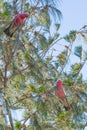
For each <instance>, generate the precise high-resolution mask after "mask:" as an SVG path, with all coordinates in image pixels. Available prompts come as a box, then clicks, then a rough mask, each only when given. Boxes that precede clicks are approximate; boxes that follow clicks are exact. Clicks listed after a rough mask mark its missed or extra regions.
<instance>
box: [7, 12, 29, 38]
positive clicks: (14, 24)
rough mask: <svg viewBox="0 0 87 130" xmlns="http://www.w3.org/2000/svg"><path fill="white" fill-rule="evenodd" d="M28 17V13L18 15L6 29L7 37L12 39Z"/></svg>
mask: <svg viewBox="0 0 87 130" xmlns="http://www.w3.org/2000/svg"><path fill="white" fill-rule="evenodd" d="M27 17H28V13H20V14H17V15H16V16H15V17H14V18H13V20H12V21H11V23H10V25H9V26H8V27H7V28H6V29H4V33H5V34H6V35H7V36H9V37H12V36H13V34H14V32H15V31H16V29H17V28H18V27H19V26H20V25H22V24H23V23H24V21H25V19H26V18H27Z"/></svg>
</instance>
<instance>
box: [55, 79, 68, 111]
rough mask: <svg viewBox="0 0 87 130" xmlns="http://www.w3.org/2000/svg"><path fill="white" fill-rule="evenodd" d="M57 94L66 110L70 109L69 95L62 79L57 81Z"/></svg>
mask: <svg viewBox="0 0 87 130" xmlns="http://www.w3.org/2000/svg"><path fill="white" fill-rule="evenodd" d="M55 95H56V96H57V97H58V98H59V99H60V101H61V102H62V104H63V106H64V108H65V110H66V111H67V110H69V104H68V101H67V97H66V94H65V91H64V88H63V83H62V80H57V82H56V89H55Z"/></svg>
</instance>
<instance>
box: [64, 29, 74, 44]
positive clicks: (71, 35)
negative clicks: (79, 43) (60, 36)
mask: <svg viewBox="0 0 87 130" xmlns="http://www.w3.org/2000/svg"><path fill="white" fill-rule="evenodd" d="M64 39H65V40H66V41H67V42H69V43H72V42H74V41H75V39H76V31H70V33H69V35H66V36H65V37H64Z"/></svg>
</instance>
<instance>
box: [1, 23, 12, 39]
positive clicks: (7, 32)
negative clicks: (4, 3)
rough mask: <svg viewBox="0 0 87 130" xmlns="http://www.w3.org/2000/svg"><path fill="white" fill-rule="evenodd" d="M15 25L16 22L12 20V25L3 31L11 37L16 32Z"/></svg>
mask: <svg viewBox="0 0 87 130" xmlns="http://www.w3.org/2000/svg"><path fill="white" fill-rule="evenodd" d="M13 25H14V22H13V21H12V22H11V23H10V25H9V26H8V27H7V28H6V29H4V31H3V32H4V33H5V34H6V35H7V36H9V37H12V36H13V34H14V28H13Z"/></svg>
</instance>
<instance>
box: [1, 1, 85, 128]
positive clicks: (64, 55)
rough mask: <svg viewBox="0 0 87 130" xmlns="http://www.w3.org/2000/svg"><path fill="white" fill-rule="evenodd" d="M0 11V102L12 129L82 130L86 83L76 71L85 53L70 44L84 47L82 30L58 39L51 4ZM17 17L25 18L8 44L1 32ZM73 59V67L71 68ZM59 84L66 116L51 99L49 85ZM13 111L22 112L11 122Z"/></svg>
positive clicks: (6, 6)
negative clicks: (27, 14) (81, 40)
mask: <svg viewBox="0 0 87 130" xmlns="http://www.w3.org/2000/svg"><path fill="white" fill-rule="evenodd" d="M0 7H1V10H0V22H1V24H0V98H1V101H2V104H3V108H4V109H5V110H4V111H5V112H6V113H7V115H8V117H9V122H10V125H11V127H12V129H13V130H14V127H15V129H16V130H19V129H22V128H23V129H26V130H27V129H28V130H58V129H59V130H61V128H62V130H63V129H64V130H65V129H66V130H75V129H76V130H77V129H78V128H81V129H82V128H84V127H85V124H86V118H87V117H86V105H87V102H86V100H87V93H86V91H87V82H85V81H84V78H83V76H84V71H83V72H82V70H83V69H84V68H85V65H86V60H87V51H85V50H84V48H83V44H84V43H83V44H80V45H79V44H76V42H77V38H78V37H79V36H80V38H83V39H84V41H85V42H86V39H87V36H86V34H87V32H86V27H85V28H82V29H80V30H79V31H76V30H71V31H70V32H69V34H68V35H66V36H64V37H60V35H59V33H58V31H59V27H60V19H61V12H60V10H59V9H58V8H57V7H58V4H57V0H22V1H20V0H11V1H10V2H9V1H1V3H0ZM18 12H28V13H29V17H28V19H27V20H26V21H25V23H24V25H23V26H22V27H20V28H18V30H17V31H16V33H15V34H14V35H13V37H12V38H9V37H7V36H6V35H5V34H4V32H3V30H4V29H5V27H6V26H8V25H9V22H10V21H11V19H12V18H13V16H15V15H16V14H17V13H18ZM53 27H55V33H53V32H52V31H53ZM63 41H64V42H63ZM79 42H80V41H79ZM85 46H87V45H86V44H85ZM74 58H77V59H78V61H76V62H74ZM60 78H61V79H62V80H63V85H64V87H65V91H66V95H67V100H68V103H69V105H70V110H69V111H65V109H64V108H63V104H62V103H61V102H60V100H59V99H58V98H57V97H56V96H55V94H54V89H55V82H56V80H57V79H60ZM19 109H22V110H24V113H22V114H23V117H22V119H21V120H20V121H19V120H18V119H16V121H15V120H14V118H12V115H11V110H15V111H16V110H19ZM6 117H7V116H6V115H5V118H6Z"/></svg>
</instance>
